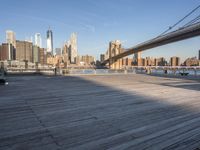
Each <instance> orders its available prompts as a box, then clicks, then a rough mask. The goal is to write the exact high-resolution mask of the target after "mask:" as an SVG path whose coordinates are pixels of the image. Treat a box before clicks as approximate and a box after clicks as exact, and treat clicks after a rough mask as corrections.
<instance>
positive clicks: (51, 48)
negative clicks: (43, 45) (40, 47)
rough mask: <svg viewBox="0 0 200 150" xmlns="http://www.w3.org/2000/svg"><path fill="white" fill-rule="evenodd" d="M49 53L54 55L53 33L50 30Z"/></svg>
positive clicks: (48, 38) (48, 32) (48, 39)
mask: <svg viewBox="0 0 200 150" xmlns="http://www.w3.org/2000/svg"><path fill="white" fill-rule="evenodd" d="M47 52H49V53H51V54H52V55H53V32H52V30H50V28H49V30H48V31H47Z"/></svg>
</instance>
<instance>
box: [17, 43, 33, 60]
mask: <svg viewBox="0 0 200 150" xmlns="http://www.w3.org/2000/svg"><path fill="white" fill-rule="evenodd" d="M16 60H18V61H28V62H33V43H31V42H28V41H19V40H17V41H16Z"/></svg>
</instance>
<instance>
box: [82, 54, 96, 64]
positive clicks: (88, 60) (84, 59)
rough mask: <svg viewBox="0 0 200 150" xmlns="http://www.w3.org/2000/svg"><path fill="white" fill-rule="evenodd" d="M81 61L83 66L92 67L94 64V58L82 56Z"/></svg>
mask: <svg viewBox="0 0 200 150" xmlns="http://www.w3.org/2000/svg"><path fill="white" fill-rule="evenodd" d="M81 61H82V62H84V63H85V65H94V64H95V58H94V57H93V56H90V55H85V56H82V57H81Z"/></svg>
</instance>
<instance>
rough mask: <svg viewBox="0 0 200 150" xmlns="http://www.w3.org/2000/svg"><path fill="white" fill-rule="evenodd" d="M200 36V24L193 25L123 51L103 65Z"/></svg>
mask: <svg viewBox="0 0 200 150" xmlns="http://www.w3.org/2000/svg"><path fill="white" fill-rule="evenodd" d="M199 35H200V23H196V24H194V25H191V26H188V27H185V28H180V29H178V30H176V31H173V32H170V33H168V34H165V35H162V36H159V37H157V38H154V39H151V40H149V41H147V42H144V43H141V44H139V45H136V46H134V47H131V48H129V49H124V50H123V51H124V52H122V53H120V54H118V55H116V56H113V57H111V58H108V59H106V60H105V61H104V62H103V63H102V64H104V65H105V64H107V63H109V61H110V60H112V62H113V61H116V60H118V59H120V58H123V57H126V56H129V55H131V54H134V53H137V52H140V51H144V50H148V49H151V48H155V47H158V46H162V45H166V44H169V43H173V42H177V41H181V40H185V39H188V38H192V37H196V36H199Z"/></svg>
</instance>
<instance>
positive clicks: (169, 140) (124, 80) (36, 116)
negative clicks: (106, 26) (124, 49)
mask: <svg viewBox="0 0 200 150" xmlns="http://www.w3.org/2000/svg"><path fill="white" fill-rule="evenodd" d="M8 81H9V84H8V86H0V149H2V150H7V149H8V150H10V149H11V150H15V149H16V150H18V149H20V150H21V149H24V150H25V149H26V150H27V149H33V150H43V149H48V150H54V149H63V150H65V149H75V150H77V149H86V150H88V149H95V150H96V149H120V150H121V149H153V150H154V149H177V150H181V149H189V150H190V149H191V150H193V149H195V148H199V147H200V98H199V97H200V79H196V80H191V79H180V78H179V79H178V78H167V77H154V76H146V75H111V76H104V75H102V76H74V77H73V76H69V77H47V76H22V77H20V76H18V77H9V78H8Z"/></svg>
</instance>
